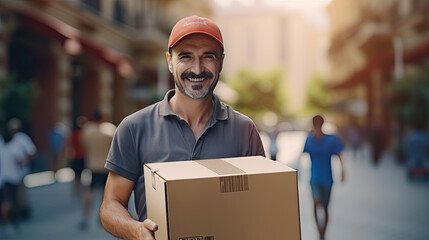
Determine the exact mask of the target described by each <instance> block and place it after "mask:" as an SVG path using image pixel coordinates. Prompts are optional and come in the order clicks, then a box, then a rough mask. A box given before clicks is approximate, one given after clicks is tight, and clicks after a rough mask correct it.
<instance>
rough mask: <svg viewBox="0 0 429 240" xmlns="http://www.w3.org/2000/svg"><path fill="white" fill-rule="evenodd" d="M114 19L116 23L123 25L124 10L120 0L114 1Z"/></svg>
mask: <svg viewBox="0 0 429 240" xmlns="http://www.w3.org/2000/svg"><path fill="white" fill-rule="evenodd" d="M114 19H115V22H117V23H125V8H124V5H123V4H122V1H121V0H116V1H115V15H114Z"/></svg>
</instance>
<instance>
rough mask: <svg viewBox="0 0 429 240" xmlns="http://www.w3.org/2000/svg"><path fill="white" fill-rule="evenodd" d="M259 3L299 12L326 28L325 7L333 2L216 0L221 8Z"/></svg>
mask: <svg viewBox="0 0 429 240" xmlns="http://www.w3.org/2000/svg"><path fill="white" fill-rule="evenodd" d="M257 1H261V2H264V3H266V4H267V5H269V6H283V7H285V8H287V9H290V10H293V11H296V12H299V13H301V14H302V15H303V16H304V17H307V19H309V20H310V21H312V22H314V23H315V24H316V25H319V26H320V27H326V23H327V20H326V19H327V18H326V13H325V7H326V6H327V5H328V4H329V3H330V2H331V0H215V2H216V4H218V5H219V6H220V7H226V6H228V5H230V4H231V3H233V2H237V3H241V4H242V5H245V6H246V5H247V6H249V5H252V4H253V3H255V2H257Z"/></svg>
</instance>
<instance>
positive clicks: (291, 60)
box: [214, 0, 329, 114]
mask: <svg viewBox="0 0 429 240" xmlns="http://www.w3.org/2000/svg"><path fill="white" fill-rule="evenodd" d="M214 18H215V19H216V22H218V23H219V26H220V28H221V29H222V33H223V37H224V42H225V53H226V56H225V62H224V69H223V74H225V75H227V76H233V75H235V74H236V73H237V72H238V71H239V70H241V69H243V68H250V69H254V70H256V71H262V72H264V71H269V70H272V69H276V68H281V69H283V70H284V73H285V79H284V80H285V82H286V86H287V91H286V92H287V95H288V104H287V108H288V109H286V111H287V112H288V113H289V114H294V113H296V112H297V111H299V110H301V108H302V107H303V106H304V103H305V94H306V89H307V84H308V82H309V80H310V79H311V77H312V76H313V74H315V73H320V74H324V73H326V72H327V70H328V65H327V64H328V59H327V55H326V52H327V48H328V46H329V45H328V35H327V31H326V29H320V28H317V27H316V26H315V25H313V24H312V23H310V22H309V21H307V20H306V19H304V18H303V17H302V16H301V15H300V14H299V13H297V12H296V11H291V10H289V9H287V8H286V7H285V6H282V5H279V6H270V5H267V3H265V2H264V1H261V0H260V1H254V2H253V3H252V4H249V5H247V4H240V3H239V2H233V3H232V4H231V5H227V6H218V7H217V8H216V12H215V16H214Z"/></svg>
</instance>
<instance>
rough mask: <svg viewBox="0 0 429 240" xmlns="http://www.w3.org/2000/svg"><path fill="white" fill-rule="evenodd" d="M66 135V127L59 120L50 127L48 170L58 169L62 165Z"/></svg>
mask: <svg viewBox="0 0 429 240" xmlns="http://www.w3.org/2000/svg"><path fill="white" fill-rule="evenodd" d="M67 135H68V129H67V127H66V125H65V124H63V123H61V122H57V123H55V124H54V126H53V127H52V128H51V129H50V131H49V134H48V137H49V158H50V164H49V169H50V170H54V171H56V170H58V169H60V168H62V167H64V165H65V164H64V161H65V154H64V153H65V146H66V138H67Z"/></svg>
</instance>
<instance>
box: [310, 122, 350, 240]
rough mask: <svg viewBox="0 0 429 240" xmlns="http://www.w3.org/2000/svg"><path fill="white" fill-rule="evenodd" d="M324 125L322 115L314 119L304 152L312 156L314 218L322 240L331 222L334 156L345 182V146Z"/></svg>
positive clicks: (311, 181)
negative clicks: (330, 201) (329, 207)
mask: <svg viewBox="0 0 429 240" xmlns="http://www.w3.org/2000/svg"><path fill="white" fill-rule="evenodd" d="M323 123H324V119H323V117H322V116H321V115H316V116H314V117H313V131H311V132H310V133H309V134H308V136H307V139H306V141H305V144H304V150H303V152H306V153H308V154H309V155H310V160H311V177H310V186H311V191H312V195H313V202H314V217H315V220H316V225H317V229H318V231H319V236H320V239H321V240H322V239H325V233H326V228H327V226H328V220H329V213H328V206H329V200H330V197H331V189H332V185H333V177H332V167H331V158H332V156H334V155H335V156H338V159H339V161H340V165H341V181H344V167H343V162H342V159H341V151H342V150H343V148H344V144H343V143H342V141H341V140H340V138H339V137H338V136H337V135H333V134H332V135H330V134H325V133H324V132H323V131H322V126H323ZM320 211H321V212H322V213H323V214H322V215H320Z"/></svg>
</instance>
